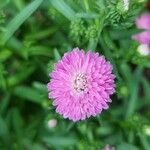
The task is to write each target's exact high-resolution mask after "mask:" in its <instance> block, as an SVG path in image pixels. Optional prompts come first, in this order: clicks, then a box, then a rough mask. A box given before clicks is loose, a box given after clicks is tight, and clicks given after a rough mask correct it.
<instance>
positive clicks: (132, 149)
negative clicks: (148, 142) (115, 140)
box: [117, 143, 139, 150]
mask: <svg viewBox="0 0 150 150" xmlns="http://www.w3.org/2000/svg"><path fill="white" fill-rule="evenodd" d="M117 150H139V149H138V148H137V147H136V146H134V145H132V144H128V143H121V144H120V145H118V146H117Z"/></svg>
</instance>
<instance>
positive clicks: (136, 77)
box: [126, 67, 143, 118]
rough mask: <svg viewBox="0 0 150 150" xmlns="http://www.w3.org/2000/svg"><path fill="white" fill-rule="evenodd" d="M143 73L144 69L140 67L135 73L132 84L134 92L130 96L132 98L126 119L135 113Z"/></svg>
mask: <svg viewBox="0 0 150 150" xmlns="http://www.w3.org/2000/svg"><path fill="white" fill-rule="evenodd" d="M142 72H143V68H142V67H138V68H137V69H136V70H135V73H134V75H133V78H132V82H131V89H132V92H131V95H130V98H129V103H128V109H127V113H126V118H128V117H130V116H131V115H132V114H133V113H134V111H135V108H136V102H137V99H138V89H139V83H140V80H141V76H142Z"/></svg>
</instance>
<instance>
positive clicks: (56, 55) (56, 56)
mask: <svg viewBox="0 0 150 150" xmlns="http://www.w3.org/2000/svg"><path fill="white" fill-rule="evenodd" d="M54 56H55V60H57V61H58V60H59V59H60V58H61V56H60V53H59V51H58V50H57V49H56V48H55V49H54Z"/></svg>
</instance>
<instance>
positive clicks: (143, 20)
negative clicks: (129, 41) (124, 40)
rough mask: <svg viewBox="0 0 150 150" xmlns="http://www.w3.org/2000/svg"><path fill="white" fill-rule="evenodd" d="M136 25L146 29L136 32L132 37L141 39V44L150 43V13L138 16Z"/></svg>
mask: <svg viewBox="0 0 150 150" xmlns="http://www.w3.org/2000/svg"><path fill="white" fill-rule="evenodd" d="M136 26H137V27H138V28H139V29H145V30H146V31H143V32H141V33H138V34H135V35H133V36H132V38H133V39H134V40H137V41H139V42H140V43H141V44H150V14H149V13H145V14H142V15H141V16H140V17H139V18H137V19H136Z"/></svg>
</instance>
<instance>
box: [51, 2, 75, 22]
mask: <svg viewBox="0 0 150 150" xmlns="http://www.w3.org/2000/svg"><path fill="white" fill-rule="evenodd" d="M50 2H51V4H52V5H53V7H55V8H56V9H57V10H58V11H59V12H60V13H61V14H63V15H64V16H65V17H66V18H68V19H69V20H74V19H75V12H74V10H73V9H72V8H70V6H69V5H68V4H66V3H65V1H64V0H50Z"/></svg>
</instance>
